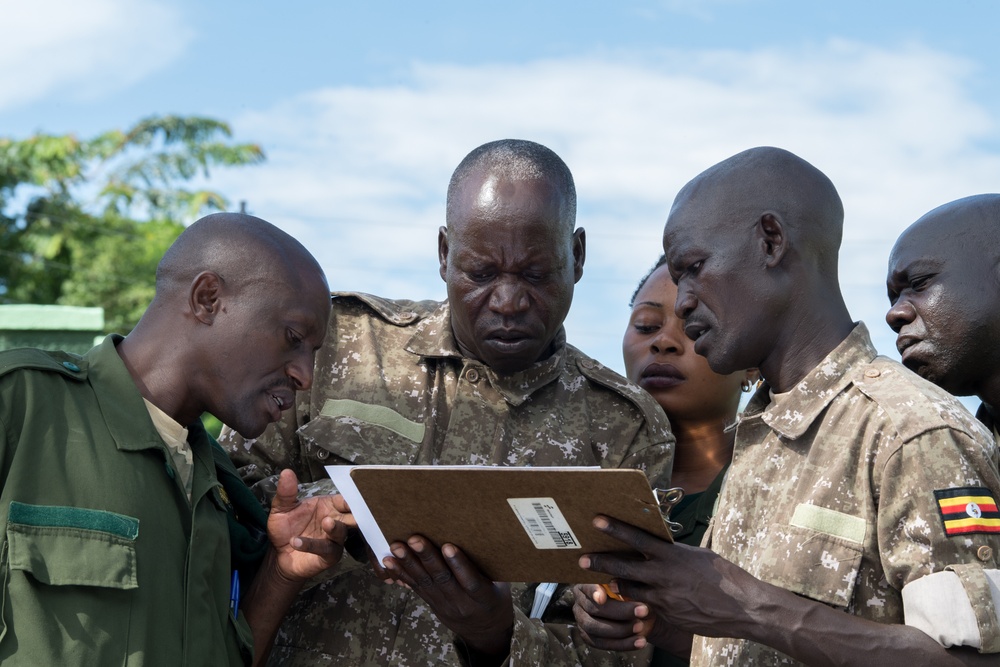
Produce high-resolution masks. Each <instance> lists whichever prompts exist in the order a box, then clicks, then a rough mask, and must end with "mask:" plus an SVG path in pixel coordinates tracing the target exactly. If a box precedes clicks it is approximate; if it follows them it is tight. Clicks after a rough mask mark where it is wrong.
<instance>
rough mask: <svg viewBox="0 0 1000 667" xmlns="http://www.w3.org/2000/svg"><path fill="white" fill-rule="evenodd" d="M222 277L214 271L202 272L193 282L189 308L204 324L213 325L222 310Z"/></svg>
mask: <svg viewBox="0 0 1000 667" xmlns="http://www.w3.org/2000/svg"><path fill="white" fill-rule="evenodd" d="M222 291H223V282H222V276H220V275H219V274H218V273H215V272H214V271H202V272H201V273H199V274H198V275H197V276H195V277H194V280H192V281H191V293H190V295H189V299H188V307H189V308H190V309H191V314H192V315H193V316H194V318H195V319H196V320H198V321H199V322H201V323H202V324H208V325H209V326H211V324H212V323H213V322H214V321H215V317H216V316H217V315H218V314H219V312H220V311H221V310H222Z"/></svg>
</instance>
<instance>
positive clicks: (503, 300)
mask: <svg viewBox="0 0 1000 667" xmlns="http://www.w3.org/2000/svg"><path fill="white" fill-rule="evenodd" d="M530 307H531V303H530V300H529V299H528V292H527V290H525V289H524V286H523V285H521V281H520V280H518V279H517V278H514V277H501V278H500V279H499V280H497V282H496V284H495V285H494V287H493V290H492V291H491V292H490V310H492V311H493V312H495V313H498V314H500V315H516V314H518V313H523V312H525V311H526V310H528V308H530Z"/></svg>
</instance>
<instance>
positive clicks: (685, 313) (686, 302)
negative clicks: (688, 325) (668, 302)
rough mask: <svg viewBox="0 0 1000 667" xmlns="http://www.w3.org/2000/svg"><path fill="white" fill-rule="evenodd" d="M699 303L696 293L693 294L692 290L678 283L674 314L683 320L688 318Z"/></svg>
mask: <svg viewBox="0 0 1000 667" xmlns="http://www.w3.org/2000/svg"><path fill="white" fill-rule="evenodd" d="M697 305H698V299H696V298H695V296H694V294H691V292H690V290H688V289H685V288H684V287H682V286H681V285H678V286H677V300H676V301H674V315H676V316H677V317H678V318H680V319H681V320H682V321H683V320H686V319H687V318H688V317H689V316H690V315H691V313H693V312H694V309H695V307H696V306H697Z"/></svg>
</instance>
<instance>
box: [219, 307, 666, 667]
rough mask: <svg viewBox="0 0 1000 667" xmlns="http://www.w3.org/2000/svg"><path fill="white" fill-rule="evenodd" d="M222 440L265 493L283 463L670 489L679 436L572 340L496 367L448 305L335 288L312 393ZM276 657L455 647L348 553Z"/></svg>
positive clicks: (314, 661) (429, 658)
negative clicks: (600, 473)
mask: <svg viewBox="0 0 1000 667" xmlns="http://www.w3.org/2000/svg"><path fill="white" fill-rule="evenodd" d="M561 339H562V341H561V342H564V336H562V335H561ZM220 441H221V442H222V444H223V446H224V447H226V448H227V450H228V451H229V452H230V455H231V457H232V458H233V461H234V462H235V463H236V464H237V466H239V467H240V468H241V472H242V473H243V474H244V479H245V480H246V481H247V483H256V485H257V488H258V489H260V490H262V491H263V492H265V494H266V492H267V491H268V490H269V488H270V487H271V486H272V485H273V482H271V481H269V480H268V478H269V477H270V476H271V475H274V474H276V473H278V472H279V471H280V470H281V469H282V468H291V469H293V470H294V471H295V472H296V473H297V474H298V475H299V479H300V480H303V481H307V482H308V481H315V480H325V479H327V476H326V473H325V471H324V466H327V465H334V464H396V465H399V464H490V465H505V466H530V465H538V466H547V465H601V466H605V467H632V468H638V469H641V470H644V471H645V472H646V473H647V475H648V476H649V478H650V481H651V483H652V484H654V485H663V484H666V483H667V482H668V480H669V475H670V468H671V464H672V460H673V443H674V438H673V435H672V434H671V433H670V427H669V424H668V423H667V420H666V416H665V415H664V414H663V411H662V410H661V409H660V407H659V405H657V404H656V403H655V402H654V401H653V400H652V398H651V397H650V396H648V395H647V394H646V393H645V392H643V391H642V390H641V389H639V388H638V387H635V386H634V385H632V384H630V383H628V381H626V380H625V379H624V378H622V377H621V376H619V375H618V374H616V373H614V372H613V371H611V370H609V369H607V368H605V367H604V366H603V365H601V364H600V363H598V362H597V361H594V360H593V359H590V358H589V357H587V356H586V355H584V354H583V353H581V352H580V351H579V350H577V349H575V348H573V347H572V346H570V345H566V344H563V345H561V346H560V347H559V349H558V351H557V352H556V353H555V354H553V356H552V357H550V358H548V359H546V360H543V361H541V362H539V363H537V364H535V365H534V366H532V367H531V368H529V369H527V370H525V371H523V372H520V373H516V374H512V375H506V376H504V375H498V374H496V373H494V372H493V370H492V369H490V368H488V367H486V366H484V365H483V364H482V363H481V362H479V361H477V360H475V359H470V358H466V357H463V356H462V354H461V352H460V351H459V349H458V346H457V345H456V343H455V340H454V338H453V336H452V331H451V323H450V318H449V308H448V305H447V303H438V302H431V301H423V302H412V301H389V300H386V299H381V298H378V297H373V296H369V295H363V294H335V295H334V299H333V312H332V315H331V319H330V328H329V332H328V334H327V339H326V342H325V343H324V346H323V348H322V349H321V350H320V351H319V352H318V353H317V357H316V364H315V376H314V381H313V386H312V388H311V389H310V390H309V391H306V392H299V395H298V398H297V404H296V407H295V409H294V410H289V411H288V412H286V413H285V417H284V419H283V420H282V421H281V422H279V423H277V424H274V425H272V426H271V427H269V428H268V430H267V431H266V432H265V433H264V434H263V435H262V436H261V437H259V438H257V439H256V440H251V441H243V440H241V439H240V438H239V436H238V435H236V434H234V433H227V434H224V436H223V437H222V438H221V439H220ZM514 592H515V600H516V601H518V603H517V604H515V607H517V609H516V610H515V611H516V615H517V618H518V627H517V628H516V629H515V635H516V636H517V635H518V633H522V634H523V633H526V632H530V631H532V630H533V629H534V628H535V627H540V622H539V621H529V620H528V619H527V617H526V616H525V614H524V608H525V605H527V608H530V604H531V595H530V592H526V591H525V590H524V586H520V587H515V591H514ZM271 661H272V664H283V665H306V664H308V665H333V664H337V665H341V664H344V665H393V666H394V667H395V666H404V665H420V666H423V665H428V664H459V656H458V654H457V651H456V647H455V644H454V637H453V636H452V634H451V633H450V632H449V631H448V629H447V628H446V627H445V626H443V625H442V624H441V623H440V622H439V621H438V620H437V618H436V617H435V616H434V615H433V613H432V612H431V611H430V609H429V607H427V605H425V604H424V603H423V601H422V600H421V599H420V598H419V597H418V596H416V595H415V594H413V593H411V592H410V591H408V590H406V589H404V588H402V587H399V586H387V585H385V584H383V583H382V582H381V581H379V580H378V579H377V578H376V577H375V576H374V574H372V572H371V568H370V567H369V566H368V563H367V560H365V561H364V562H359V561H357V560H354V559H352V558H350V557H349V556H347V555H345V557H344V560H343V561H342V563H341V565H340V566H338V569H337V570H336V572H335V573H334V574H333V576H332V577H331V578H327V579H326V580H324V581H322V582H319V583H318V584H317V585H315V586H313V587H311V588H309V589H307V590H306V591H304V592H303V594H302V595H301V596H300V597H299V599H298V600H297V602H296V603H295V605H294V606H293V608H292V610H291V612H290V614H289V616H288V617H287V618H286V620H285V623H284V624H283V626H282V629H281V631H280V632H279V635H278V638H277V641H276V644H275V649H274V652H273V653H272V660H271Z"/></svg>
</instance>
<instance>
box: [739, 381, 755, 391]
mask: <svg viewBox="0 0 1000 667" xmlns="http://www.w3.org/2000/svg"><path fill="white" fill-rule="evenodd" d="M752 387H753V385H752V384H750V380H744V381H743V382H741V383H740V389H742V390H743V393H744V394H746V393H749V392H750V389H751V388H752Z"/></svg>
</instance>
